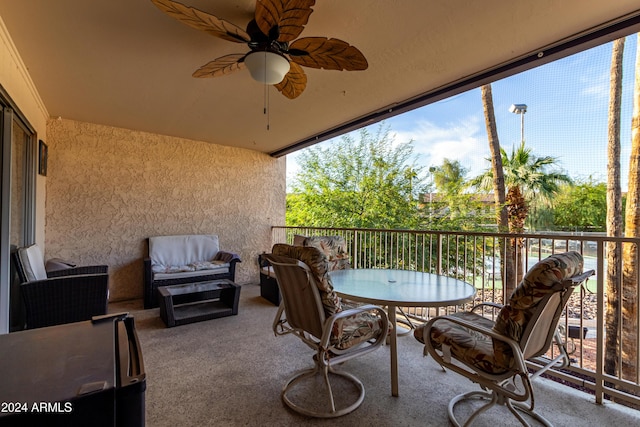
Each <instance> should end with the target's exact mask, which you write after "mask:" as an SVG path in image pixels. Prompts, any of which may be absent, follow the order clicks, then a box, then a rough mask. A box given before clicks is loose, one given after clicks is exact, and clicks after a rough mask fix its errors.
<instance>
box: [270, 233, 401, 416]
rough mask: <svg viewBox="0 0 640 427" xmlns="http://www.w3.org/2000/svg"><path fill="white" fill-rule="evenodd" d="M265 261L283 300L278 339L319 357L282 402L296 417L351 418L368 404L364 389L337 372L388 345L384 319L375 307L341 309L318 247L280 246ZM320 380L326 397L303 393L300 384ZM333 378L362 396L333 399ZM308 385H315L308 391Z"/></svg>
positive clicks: (293, 381)
mask: <svg viewBox="0 0 640 427" xmlns="http://www.w3.org/2000/svg"><path fill="white" fill-rule="evenodd" d="M264 256H265V257H266V258H267V259H268V260H269V262H270V263H271V265H272V266H273V268H274V270H275V274H276V277H277V279H278V285H279V287H280V291H281V294H282V304H280V307H279V309H278V313H277V314H276V317H275V319H274V322H273V330H274V332H275V334H276V335H286V334H293V335H295V336H297V337H298V338H300V339H301V340H302V341H303V342H304V343H305V344H306V345H308V346H309V347H311V348H312V349H313V350H314V352H315V354H314V355H313V360H314V362H315V366H314V367H313V368H311V369H308V370H305V371H302V372H299V373H297V374H295V375H294V376H293V377H292V378H290V379H289V380H288V381H287V382H286V383H285V385H284V387H283V389H282V400H283V401H284V403H285V404H286V405H287V406H289V407H290V408H291V409H293V410H294V411H296V412H299V413H301V414H304V415H307V416H312V417H321V418H328V417H338V416H341V415H345V414H347V413H349V412H352V411H353V410H355V409H356V408H358V407H359V406H360V404H361V403H362V401H363V400H364V395H365V391H364V386H363V384H362V382H360V380H358V379H357V378H356V377H355V376H353V375H352V374H350V373H348V372H344V371H341V370H337V369H335V367H336V366H337V365H339V364H341V363H343V362H345V361H347V360H350V359H353V358H354V357H358V356H361V355H364V354H366V353H369V352H371V351H373V350H376V349H377V348H378V347H380V346H381V345H382V344H383V343H384V342H385V339H386V337H387V333H388V329H389V323H388V320H387V316H386V313H385V312H384V310H382V309H381V308H379V307H376V306H373V305H363V306H359V307H357V308H347V307H343V305H342V303H341V301H340V298H339V297H338V296H337V294H336V293H335V291H334V290H333V285H332V284H331V278H330V277H329V274H328V273H329V268H328V261H327V257H326V255H325V254H324V253H323V252H322V251H320V250H319V249H318V248H316V247H312V246H308V247H303V246H290V245H284V244H276V245H274V247H273V250H272V253H271V254H267V255H264ZM316 375H322V376H323V378H324V384H325V392H326V396H323V395H319V394H318V393H314V392H311V393H305V392H304V390H307V389H306V388H305V387H304V386H303V384H302V383H301V381H302V380H304V379H313V378H315V377H316ZM335 376H338V377H342V378H344V379H346V380H347V381H349V382H351V383H353V384H354V385H355V386H356V387H357V389H358V395H357V396H356V397H355V398H354V397H353V396H349V395H348V394H347V393H344V394H341V395H339V396H338V395H337V394H336V396H334V393H335V392H336V390H334V389H333V388H332V387H331V383H330V379H331V378H334V377H335ZM309 383H313V382H312V381H307V382H305V383H304V385H308V384H309ZM296 384H298V385H299V386H300V387H296ZM300 389H302V390H303V393H302V395H300V392H299V390H300Z"/></svg>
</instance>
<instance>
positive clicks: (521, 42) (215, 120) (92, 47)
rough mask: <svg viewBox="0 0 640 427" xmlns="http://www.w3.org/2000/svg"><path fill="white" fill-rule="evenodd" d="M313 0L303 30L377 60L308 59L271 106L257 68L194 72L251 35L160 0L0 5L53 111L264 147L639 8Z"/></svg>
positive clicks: (214, 8)
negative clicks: (211, 24) (316, 65)
mask: <svg viewBox="0 0 640 427" xmlns="http://www.w3.org/2000/svg"><path fill="white" fill-rule="evenodd" d="M181 1H182V3H184V4H186V5H188V6H193V7H196V8H198V9H200V10H202V11H205V12H207V13H210V14H212V15H215V16H217V17H219V18H222V19H225V20H227V21H230V22H232V23H234V24H236V25H238V26H240V27H243V28H244V27H245V26H246V24H247V23H248V22H249V20H251V19H252V17H253V10H254V7H255V0H181ZM313 9H314V11H313V13H312V14H311V17H310V19H309V23H308V24H307V25H306V27H305V30H304V31H303V33H302V35H301V36H302V37H305V36H306V37H309V36H327V37H334V38H339V39H342V40H345V41H347V42H349V43H350V44H352V45H354V46H356V47H357V48H359V49H360V50H361V51H362V52H363V53H364V55H365V56H366V58H367V60H368V62H369V68H368V69H367V70H365V71H352V72H347V71H342V72H341V71H330V70H317V69H310V68H305V72H306V73H307V77H308V84H307V88H306V90H305V91H304V93H303V94H302V95H301V96H300V97H298V98H296V99H294V100H290V99H287V98H285V97H284V96H282V95H281V94H280V93H279V92H277V90H275V89H274V88H270V89H269V91H268V99H269V115H268V116H269V118H268V119H267V116H265V115H264V114H263V107H264V103H265V90H264V87H263V86H261V85H260V84H258V83H256V82H255V81H253V80H252V79H251V77H250V76H249V73H248V71H247V70H242V71H239V72H236V73H234V74H231V75H227V76H223V77H220V78H213V79H196V78H193V77H191V74H192V73H193V71H195V70H196V69H197V68H199V67H200V66H201V65H203V64H205V63H207V62H209V61H210V60H212V59H214V58H217V57H220V56H223V55H226V54H230V53H243V52H247V51H248V48H247V47H246V46H245V45H242V44H237V43H231V42H228V41H225V40H222V39H218V38H215V37H212V36H210V35H208V34H206V33H204V32H202V31H198V30H195V29H193V28H191V27H188V26H186V25H184V24H182V23H180V22H178V21H176V20H175V19H173V18H170V17H169V16H167V15H165V14H164V13H162V12H161V11H160V10H158V9H157V8H156V6H155V5H154V4H153V3H151V1H150V0H0V17H1V18H2V20H3V21H4V23H5V25H6V27H7V28H8V30H9V33H10V34H11V37H12V39H13V42H14V43H15V45H16V47H17V49H18V51H19V52H20V54H21V56H22V59H23V61H24V63H25V64H26V66H27V68H28V70H29V73H30V75H31V78H32V79H33V81H34V83H35V85H36V87H37V89H38V91H39V93H40V96H41V97H42V99H43V101H44V103H45V105H46V107H47V109H48V111H49V114H50V115H51V116H52V117H58V116H60V117H63V118H67V119H73V120H79V121H86V122H91V123H98V124H104V125H109V126H115V127H122V128H128V129H135V130H141V131H146V132H153V133H158V134H165V135H171V136H177V137H182V138H188V139H194V140H201V141H208V142H212V143H216V144H222V145H229V146H235V147H242V148H248V149H253V150H258V151H262V152H266V153H271V152H274V151H277V150H280V149H283V148H285V147H288V146H290V145H292V144H294V143H296V142H299V141H301V140H305V139H307V138H309V137H312V136H314V135H316V134H319V133H322V132H324V131H327V130H328V129H333V128H336V127H339V126H340V125H343V124H345V123H348V122H350V121H352V120H355V119H358V118H361V117H364V116H366V115H369V114H371V113H372V112H377V111H382V110H386V109H388V108H390V107H391V106H394V105H396V104H398V103H401V102H403V101H405V100H407V99H409V98H414V97H417V96H420V95H422V94H425V93H429V92H431V91H433V90H435V89H437V88H440V87H443V86H446V85H448V84H451V83H452V82H455V81H458V80H460V79H463V78H467V77H468V76H471V75H475V74H477V73H480V72H483V71H486V70H488V69H491V68H494V67H495V66H497V65H499V64H503V63H505V62H509V61H512V60H513V59H515V58H519V57H522V56H523V55H526V54H530V53H532V52H536V51H538V50H539V49H541V48H543V47H547V46H549V45H552V44H554V43H556V42H558V41H561V40H565V39H567V38H571V37H573V36H574V35H576V34H579V33H583V32H585V31H587V30H589V29H591V28H594V27H597V26H599V25H601V24H603V23H605V22H608V21H610V20H614V19H617V18H619V17H622V16H624V15H627V14H637V13H638V12H639V11H638V9H639V4H638V1H637V0H608V1H602V0H517V1H516V0H509V1H505V0H482V1H478V0H446V1H445V0H439V1H438V0H350V1H344V0H319V1H317V2H316V5H315V6H314V7H313ZM0 83H1V82H0ZM267 121H269V123H270V129H269V130H267Z"/></svg>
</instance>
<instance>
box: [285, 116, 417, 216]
mask: <svg viewBox="0 0 640 427" xmlns="http://www.w3.org/2000/svg"><path fill="white" fill-rule="evenodd" d="M357 135H358V136H359V138H358V139H356V138H355V137H354V134H347V135H344V136H342V137H341V138H340V139H339V140H337V141H335V142H334V143H333V144H331V145H330V146H328V147H326V148H323V147H320V146H316V147H312V148H309V149H307V150H304V151H302V152H301V153H300V156H299V157H298V163H299V165H300V172H299V173H298V174H297V176H295V177H294V179H293V183H292V194H289V195H288V196H287V225H291V226H317V227H359V228H416V227H417V226H418V225H419V224H420V215H419V209H420V208H419V203H418V201H419V197H418V196H419V195H420V194H422V193H424V191H425V189H426V186H425V184H424V177H423V176H422V175H423V174H422V173H421V172H422V168H420V167H419V166H417V165H416V157H415V156H414V154H413V145H412V142H411V141H410V142H406V143H396V142H395V141H394V138H393V137H392V136H391V135H390V133H389V127H388V126H384V125H380V126H379V127H378V129H377V131H376V132H375V133H371V132H370V131H369V130H367V129H361V130H360V131H359V132H358V133H357Z"/></svg>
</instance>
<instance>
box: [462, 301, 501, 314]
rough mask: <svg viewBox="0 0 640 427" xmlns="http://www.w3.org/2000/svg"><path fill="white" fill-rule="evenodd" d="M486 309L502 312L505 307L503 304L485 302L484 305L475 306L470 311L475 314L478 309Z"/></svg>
mask: <svg viewBox="0 0 640 427" xmlns="http://www.w3.org/2000/svg"><path fill="white" fill-rule="evenodd" d="M486 307H489V308H493V309H498V310H501V309H502V307H504V305H502V304H498V303H497V302H483V303H480V304H477V305H474V306H473V307H472V308H471V310H470V311H471V312H473V313H475V311H476V309H478V308H486Z"/></svg>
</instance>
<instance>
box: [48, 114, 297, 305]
mask: <svg viewBox="0 0 640 427" xmlns="http://www.w3.org/2000/svg"><path fill="white" fill-rule="evenodd" d="M47 137H48V141H47V144H48V145H49V163H48V174H47V199H46V230H45V239H46V253H45V257H46V258H47V259H49V258H53V257H59V258H64V259H69V260H74V261H77V262H78V263H79V264H84V265H87V264H98V263H105V264H108V265H109V272H110V283H109V286H110V291H111V294H110V300H111V301H116V300H122V299H131V298H140V297H142V257H143V254H144V250H145V238H146V237H148V236H153V235H169V234H198V233H203V234H204V233H207V234H209V233H210V234H217V235H218V236H219V238H220V246H221V248H222V249H225V250H230V251H233V252H236V253H238V254H239V255H240V257H241V258H242V261H243V262H242V263H239V264H237V270H236V281H237V282H238V283H240V284H243V283H251V282H256V281H257V280H258V271H257V263H256V258H257V254H259V253H261V252H263V251H267V250H269V248H270V245H271V230H270V227H271V225H281V224H284V216H285V195H286V188H285V187H286V184H285V180H286V178H285V159H284V158H280V159H274V158H272V157H270V156H268V155H266V154H262V153H259V152H256V151H250V150H244V149H237V148H232V147H225V146H221V145H214V144H209V143H206V142H199V141H191V140H185V139H180V138H173V137H168V136H163V135H155V134H150V133H145V132H138V131H131V130H126V129H120V128H113V127H109V126H103V125H96V124H91V123H84V122H77V121H71V120H64V119H52V120H49V121H48V123H47Z"/></svg>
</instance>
